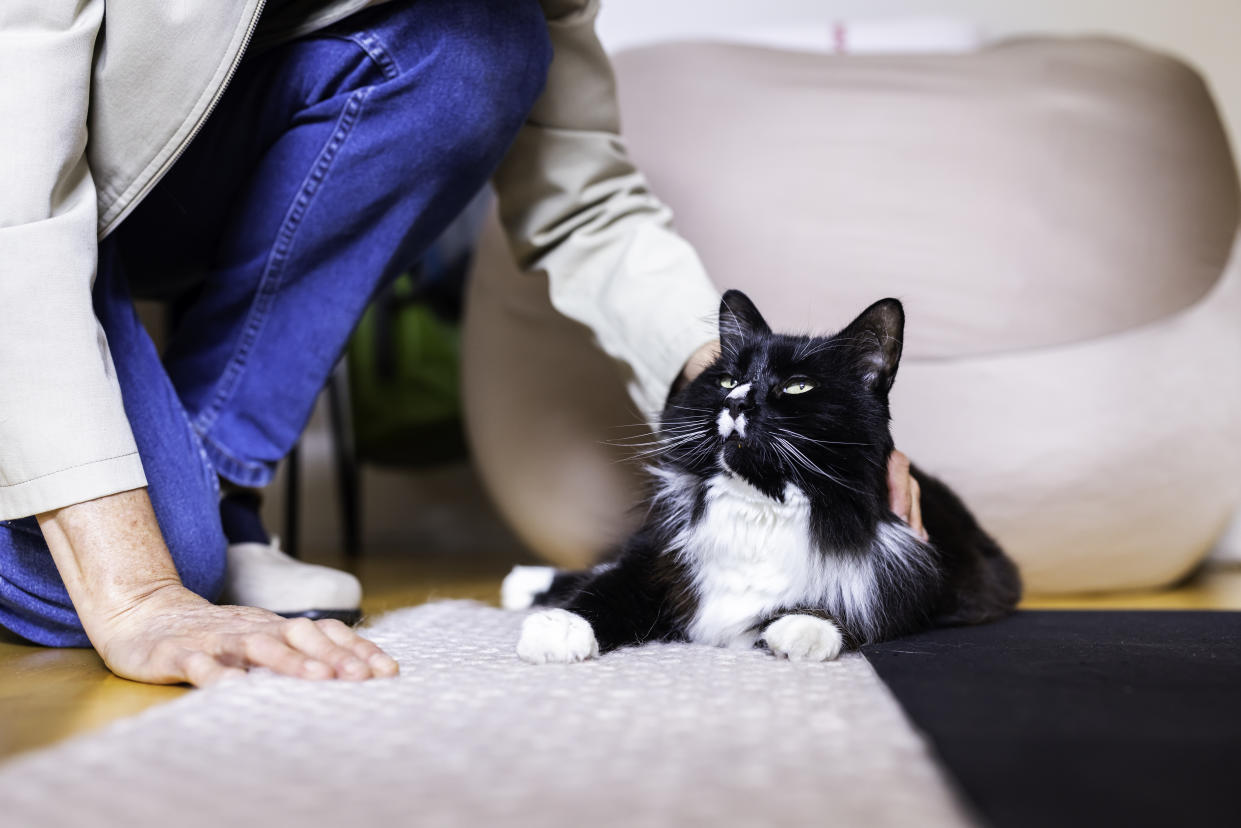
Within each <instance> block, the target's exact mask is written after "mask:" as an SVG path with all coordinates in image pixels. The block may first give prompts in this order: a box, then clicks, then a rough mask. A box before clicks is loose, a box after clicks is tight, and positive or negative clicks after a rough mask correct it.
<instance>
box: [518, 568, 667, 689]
mask: <svg viewBox="0 0 1241 828" xmlns="http://www.w3.org/2000/svg"><path fill="white" fill-rule="evenodd" d="M665 598H666V590H665V589H664V588H662V587H661V586H660V585H659V584H658V583H656V580H655V579H654V578H652V577H651V572H650V571H649V569H648V568H644V567H642V566H640V565H638V564H636V563H630V564H628V565H627V564H626V563H625V562H624V561H622V562H621V563H619V564H617V565H615V566H613V567H611V568H607V569H603V570H602V571H596V572H594V573H592V577H591V578H590V579H589V581H587V582H586V583H584V584H582V585H581V586H580V588H579V589H578V590H577V591H576V592H575V593H574V595H573V596H572V598H570V599H569V601H568V602H567V603H565V604H564V605H563V607H562V608H558V609H548V610H540V611H538V612H534V613H531V614H530V615H529V616H527V617H526V620H525V621H524V622H523V624H522V628H521V639H520V641H519V642H518V644H517V655H518V656H520V657H521V658H522V659H523V660H524V661H529V662H531V663H533V664H545V663H570V662H574V661H584V660H586V659H588V658H593V657H595V656H597V655H599V654H600V653H606V652H608V651H610V650H615V649H617V648H619V647H625V646H630V645H635V644H642V643H644V642H647V641H656V640H663V639H667V638H672V637H675V636H676V627H675V625H674V624H673V623H672V621H671V619H670V618H669V617H668V616H667V610H666V607H667V603H668V602H667V601H666V600H665Z"/></svg>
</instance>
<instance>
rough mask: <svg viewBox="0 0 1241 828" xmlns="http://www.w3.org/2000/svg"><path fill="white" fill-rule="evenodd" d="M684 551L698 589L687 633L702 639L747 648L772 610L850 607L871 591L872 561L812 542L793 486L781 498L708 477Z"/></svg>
mask: <svg viewBox="0 0 1241 828" xmlns="http://www.w3.org/2000/svg"><path fill="white" fill-rule="evenodd" d="M683 554H685V555H686V556H687V557H688V558H689V562H690V563H691V568H692V570H693V571H694V572H695V586H696V588H697V594H698V609H697V613H696V615H695V617H694V619H693V621H692V623H691V624H690V628H689V636H690V639H691V640H693V641H697V642H700V643H703V644H713V645H716V646H726V647H752V646H753V645H754V642H755V640H756V639H757V637H758V634H759V632H760V631H759V630H757V629H756V628H755V624H756V622H757V621H758V620H760V619H761V618H763V617H764V616H766V615H767V614H768V613H770V612H772V611H775V610H779V609H791V608H794V607H797V606H818V607H824V608H827V609H832V610H834V611H847V610H848V609H850V608H851V607H849V604H853V603H859V604H865V603H866V602H867V601H868V600H869V598H870V595H871V594H873V590H872V578H873V572H872V571H871V567H870V566H867V565H864V564H863V563H862V562H861V561H857V560H856V559H855V558H853V557H838V556H830V557H829V556H824V555H823V554H821V553H820V552H819V551H818V550H816V549H815V548H814V547H813V541H812V540H811V534H810V501H809V500H808V499H807V498H806V496H805V494H804V493H803V492H802V491H801V490H800V489H798V488H797V487H795V486H793V485H791V484H790V485H789V486H788V488H787V489H786V491H785V493H784V501H783V502H779V501H775V500H772V499H771V498H769V497H767V496H765V495H764V494H763V493H762V492H760V491H758V490H757V489H755V488H754V487H753V486H751V485H749V484H748V483H746V482H745V481H744V480H741V479H740V478H738V477H734V476H732V475H727V474H722V475H719V476H717V477H715V478H713V479H712V480H711V481H709V483H708V484H707V494H706V504H705V510H704V513H703V515H702V518H701V520H700V521H699V522H698V523H697V524H696V525H695V526H694V528H693V529H692V530H691V531H690V532H689V533H688V537H687V538H686V543H685V547H684V553H683ZM855 561H856V562H855ZM857 608H858V609H862V608H863V607H862V606H860V605H859V606H858V607H857Z"/></svg>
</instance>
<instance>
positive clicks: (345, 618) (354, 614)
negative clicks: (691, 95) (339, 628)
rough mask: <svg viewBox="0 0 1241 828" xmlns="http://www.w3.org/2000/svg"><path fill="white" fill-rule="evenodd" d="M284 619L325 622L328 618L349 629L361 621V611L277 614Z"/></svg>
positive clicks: (313, 611) (316, 611)
mask: <svg viewBox="0 0 1241 828" xmlns="http://www.w3.org/2000/svg"><path fill="white" fill-rule="evenodd" d="M276 614H277V615H280V616H282V617H284V618H309V619H310V620H311V621H325V620H327V619H329V618H331V619H335V620H336V621H340V622H342V623H345V624H348V625H349V626H350V627H352V626H355V625H356V624H358V623H360V622H361V621H362V610H360V609H354V610H305V611H304V612H278V613H276Z"/></svg>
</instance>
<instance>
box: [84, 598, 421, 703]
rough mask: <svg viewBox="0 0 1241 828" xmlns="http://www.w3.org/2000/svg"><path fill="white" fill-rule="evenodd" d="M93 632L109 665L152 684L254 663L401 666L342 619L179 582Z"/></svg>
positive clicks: (376, 670) (364, 671)
mask: <svg viewBox="0 0 1241 828" xmlns="http://www.w3.org/2000/svg"><path fill="white" fill-rule="evenodd" d="M92 639H93V640H94V643H95V645H96V647H97V649H98V650H99V654H100V655H101V656H102V657H103V660H104V662H105V663H106V664H107V665H108V667H109V669H111V670H112V672H114V673H116V674H117V675H119V676H123V677H125V678H129V679H133V680H135V681H143V682H149V683H152V684H177V683H180V682H188V683H190V684H194V685H197V686H199V687H202V686H206V685H209V684H214V683H215V682H217V681H221V680H225V679H230V678H236V677H239V676H242V675H244V674H245V672H246V671H247V670H248V669H250V668H252V667H266V668H268V669H271V670H273V671H275V672H277V673H280V674H282V675H286V676H296V677H298V678H305V679H330V678H340V679H348V680H353V681H361V680H364V679H369V678H382V677H389V676H395V675H396V674H397V672H398V667H397V663H396V662H395V661H394V660H393V659H392V658H391V657H390V656H388V655H387V654H385V653H384V652H383V651H382V650H380V649H379V647H377V646H376V645H375V644H373V643H371V642H370V641H367V640H366V639H365V638H362V637H361V636H360V635H358V634H357V633H355V632H354V631H353V630H352V629H350V628H349V627H347V626H345V625H344V624H342V623H341V622H339V621H334V620H331V621H311V620H309V619H307V618H297V619H287V618H282V617H280V616H279V615H276V614H274V613H271V612H268V611H267V610H261V609H256V608H254V607H229V606H223V607H221V606H215V605H213V604H211V603H209V602H208V601H205V600H204V599H202V598H200V597H199V596H197V595H195V594H194V593H192V592H190V591H189V590H188V589H186V588H185V587H183V586H181V585H180V584H170V585H167V586H164V587H161V588H159V589H158V590H156V591H155V592H152V593H151V594H149V595H146V596H145V597H143V599H142V600H141V601H137V602H134V603H133V604H132V605H130V606H129V607H128V608H127V609H125V610H124V611H122V612H119V613H116V614H114V615H113V616H112V617H110V618H109V619H108V620H107V621H106V622H105V623H103V624H102V625H101V626H100V627H99V628H98V629H96V631H95V634H94V635H92Z"/></svg>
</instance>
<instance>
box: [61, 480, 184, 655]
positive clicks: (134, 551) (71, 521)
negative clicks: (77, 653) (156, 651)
mask: <svg viewBox="0 0 1241 828" xmlns="http://www.w3.org/2000/svg"><path fill="white" fill-rule="evenodd" d="M38 521H39V528H40V529H41V530H42V531H43V538H44V540H45V541H46V542H47V546H48V549H49V550H50V551H51V553H52V559H53V560H54V561H55V562H56V568H57V570H58V571H59V572H60V577H61V580H63V581H64V583H65V588H66V589H67V590H68V592H69V597H70V599H72V601H73V606H74V608H75V609H76V610H77V613H78V617H79V618H80V619H81V621H82V626H83V627H84V628H85V629H86V634H87V635H88V636H89V637H90V639H91V642H92V643H93V644H95V646H96V647H97V648H98V647H100V645H101V643H104V641H105V639H106V637H107V635H108V633H109V631H110V627H111V625H112V624H113V623H115V620H116V618H118V617H121V616H123V615H124V614H125V613H127V612H131V611H133V609H134V608H135V607H136V606H139V605H140V604H141V603H142V602H143V601H145V600H147V599H149V598H150V597H151V596H152V595H154V594H155V593H156V592H159V591H160V590H164V589H168V588H170V587H171V588H177V587H180V586H181V578H180V577H179V576H178V575H177V569H176V566H175V565H174V564H173V561H172V556H171V555H170V554H169V552H168V547H167V545H166V544H165V543H164V538H163V535H162V534H161V533H160V529H159V523H158V522H157V521H156V519H155V511H154V509H152V507H151V500H150V498H149V497H148V496H147V491H146V489H134V490H133V491H128V492H121V493H119V494H113V495H108V496H106V497H101V498H98V499H96V500H89V501H86V502H85V503H77V504H74V505H72V506H66V507H64V508H61V509H56V510H54V511H51V512H45V513H43V514H41V515H39V516H38Z"/></svg>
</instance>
